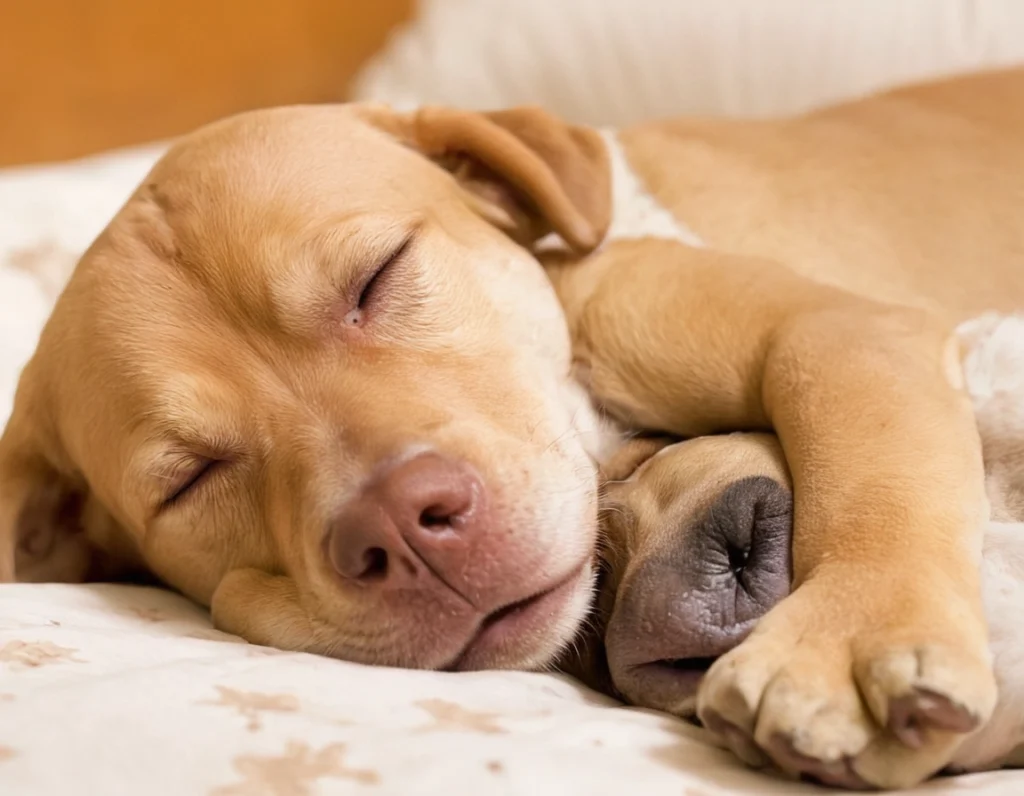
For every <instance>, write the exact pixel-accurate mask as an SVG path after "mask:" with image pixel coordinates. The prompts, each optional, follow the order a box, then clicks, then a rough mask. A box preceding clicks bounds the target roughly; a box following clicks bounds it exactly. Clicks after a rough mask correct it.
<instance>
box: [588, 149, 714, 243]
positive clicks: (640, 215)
mask: <svg viewBox="0 0 1024 796" xmlns="http://www.w3.org/2000/svg"><path fill="white" fill-rule="evenodd" d="M601 137H602V138H603V139H604V141H605V144H606V145H607V147H608V157H609V160H610V161H611V176H612V224H611V227H610V228H609V230H608V234H607V235H606V236H605V239H604V243H603V244H602V246H604V245H607V244H608V243H609V242H611V241H613V240H636V239H638V238H664V239H667V240H677V241H679V242H680V243H685V244H686V245H687V246H694V247H698V248H702V247H703V246H704V242H703V241H702V240H701V239H700V236H698V235H697V234H696V233H695V232H694V231H693V230H692V229H690V228H689V227H687V226H686V224H683V223H682V222H680V221H679V220H678V219H677V218H676V217H675V216H674V215H673V214H672V213H671V212H669V210H668V209H666V208H665V207H664V206H663V205H661V204H660V203H659V202H658V200H657V199H655V198H654V196H652V195H651V193H650V191H648V190H647V188H646V186H645V185H644V184H643V181H642V180H641V179H640V177H639V176H638V175H637V173H636V172H635V171H633V168H632V167H631V166H630V165H629V160H628V158H627V157H626V152H625V150H623V148H622V144H621V143H620V142H619V136H618V133H616V132H615V131H614V130H602V131H601Z"/></svg>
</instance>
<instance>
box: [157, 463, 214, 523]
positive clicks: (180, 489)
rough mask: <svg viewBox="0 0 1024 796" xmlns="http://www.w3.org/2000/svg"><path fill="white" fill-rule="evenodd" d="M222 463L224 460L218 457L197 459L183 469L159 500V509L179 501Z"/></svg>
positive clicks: (166, 507) (164, 508)
mask: <svg viewBox="0 0 1024 796" xmlns="http://www.w3.org/2000/svg"><path fill="white" fill-rule="evenodd" d="M223 464H224V462H223V461H222V460H219V459H208V458H200V459H197V460H196V461H195V463H194V464H193V465H192V466H191V467H189V468H187V469H185V470H184V471H183V472H182V473H181V474H180V475H178V476H176V477H175V478H174V479H173V480H172V483H173V484H174V486H173V487H172V488H171V491H170V493H169V494H168V495H167V497H165V498H164V499H163V501H162V502H161V504H160V510H161V511H164V510H166V509H170V508H172V507H173V506H175V505H177V504H179V503H181V501H182V500H184V499H185V498H186V497H188V496H189V494H190V493H192V492H193V491H195V489H196V488H198V487H199V486H200V485H201V484H202V483H203V482H204V481H206V480H207V479H209V477H210V476H211V475H212V474H213V473H214V471H215V470H216V469H217V468H218V467H220V466H221V465H223Z"/></svg>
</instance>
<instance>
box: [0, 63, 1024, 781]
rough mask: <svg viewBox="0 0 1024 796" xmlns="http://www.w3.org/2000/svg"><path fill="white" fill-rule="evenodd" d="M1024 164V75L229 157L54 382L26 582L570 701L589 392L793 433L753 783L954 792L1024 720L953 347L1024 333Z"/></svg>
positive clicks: (100, 247) (329, 126) (166, 204)
mask: <svg viewBox="0 0 1024 796" xmlns="http://www.w3.org/2000/svg"><path fill="white" fill-rule="evenodd" d="M1022 133H1024V73H1019V72H1010V73H1003V74H991V75H985V76H980V77H976V78H971V79H966V80H962V81H955V82H948V83H941V84H936V85H932V86H926V87H918V88H914V89H910V90H906V91H904V92H898V93H894V94H889V95H884V96H881V97H877V98H874V99H871V100H867V101H865V102H861V103H854V104H850V105H846V106H842V107H839V108H835V109H831V110H827V111H823V112H820V113H816V114H813V115H810V116H805V117H800V118H796V119H788V120H782V121H777V122H756V123H755V122H724V121H700V120H691V121H679V122H670V123H658V124H650V125H646V126H642V127H638V128H635V129H632V130H628V131H623V132H620V133H617V134H616V133H605V134H602V133H599V132H597V131H594V130H590V129H585V128H578V127H572V126H569V125H567V124H564V123H562V122H560V121H559V120H558V119H556V118H553V117H551V116H549V115H547V114H545V113H543V112H540V111H537V110H530V109H521V110H512V111H505V112H499V113H491V114H477V113H469V112H462V111H456V110H446V109H426V110H423V111H420V112H418V113H414V114H410V115H402V114H397V113H394V112H391V111H389V110H388V109H386V108H381V107H373V106H338V107H301V108H286V109H277V110H269V111H261V112H257V113H252V114H247V115H243V116H239V117H235V118H232V119H228V120H226V121H224V122H221V123H218V124H215V125H212V126H210V127H207V128H205V129H203V130H200V131H199V132H197V133H195V134H193V135H191V136H189V137H187V138H186V139H184V140H183V141H182V142H180V143H179V144H178V145H176V146H175V147H173V148H172V150H171V151H170V152H169V153H168V154H167V155H166V156H165V157H164V158H163V159H162V161H161V162H160V163H159V164H158V165H157V166H156V167H155V168H154V169H153V171H152V172H151V174H150V175H149V176H148V177H147V178H146V180H145V181H144V182H143V184H142V185H141V186H140V187H139V189H138V190H137V192H136V193H135V194H134V195H133V196H132V198H131V199H130V200H129V201H128V203H127V204H126V205H125V207H124V208H123V209H122V210H121V212H120V213H119V214H118V215H117V217H116V218H115V219H114V220H113V222H112V223H111V225H110V226H109V227H108V229H107V230H106V231H105V232H104V233H103V234H102V235H101V236H100V238H99V239H98V240H97V241H96V243H95V244H94V245H93V246H92V247H91V248H90V250H89V251H88V252H87V253H86V255H85V256H84V257H83V259H82V262H81V263H80V265H79V266H78V268H77V270H76V272H75V274H74V276H73V277H72V279H71V280H70V283H69V284H68V286H67V288H66V290H65V291H64V293H63V295H62V296H61V298H60V299H59V301H58V303H57V305H56V308H55V310H54V313H53V316H52V318H51V320H50V322H49V323H48V325H47V327H46V329H45V330H44V332H43V334H42V337H41V340H40V343H39V347H38V350H37V353H36V354H35V356H34V358H33V359H32V361H31V362H30V363H29V364H28V366H27V367H26V369H25V372H24V374H23V377H22V380H21V384H20V387H19V391H18V395H17V398H16V402H15V408H14V412H13V415H12V418H11V420H10V422H9V424H8V427H7V429H6V431H5V433H4V436H3V438H2V441H0V539H3V540H5V545H4V547H3V549H2V550H0V578H7V579H11V578H18V579H23V580H80V579H83V578H91V577H107V576H112V575H114V574H117V573H124V572H128V571H133V570H134V571H138V570H144V571H146V572H149V573H152V574H155V575H156V576H158V577H159V578H161V579H163V580H164V581H165V582H167V583H169V584H171V585H172V586H174V587H176V588H178V589H180V590H181V591H183V592H184V593H186V594H188V595H190V596H191V597H193V598H194V599H196V600H198V601H199V602H202V603H204V604H208V605H210V606H211V609H212V613H213V617H214V620H215V621H216V623H217V624H218V625H219V626H220V627H221V628H223V629H225V630H228V631H231V632H235V633H239V634H241V635H243V636H245V637H246V638H248V639H250V640H252V641H255V642H261V643H267V644H274V645H278V646H281V647H287V648H293V649H307V650H310V651H315V652H321V653H325V654H330V655H336V656H340V657H345V658H349V659H352V660H356V661H365V662H372V663H384V664H393V665H403V666H419V667H428V668H450V669H470V668H480V667H496V666H505V667H536V666H541V665H545V664H547V663H549V662H551V661H552V660H554V659H555V657H556V656H557V655H558V653H559V651H560V650H561V649H562V648H564V646H565V645H566V643H567V642H568V641H569V640H570V639H571V638H572V636H573V635H574V633H575V632H576V630H577V629H578V627H579V625H580V623H581V622H582V620H583V618H584V616H585V614H586V612H587V609H588V603H589V601H590V592H591V588H592V587H591V583H592V580H593V575H592V563H591V562H592V559H593V554H594V544H595V527H596V469H595V466H594V464H593V463H592V458H591V457H597V458H599V459H600V458H602V457H603V456H605V455H607V453H608V452H609V450H610V448H611V447H612V446H613V444H614V442H615V440H616V439H618V429H617V428H616V427H615V426H614V425H613V424H601V423H599V422H598V420H599V418H598V417H597V415H596V413H595V411H594V406H593V405H591V403H590V402H589V400H588V395H589V396H590V398H592V399H593V401H594V403H595V404H596V406H597V407H599V408H600V409H601V410H603V411H605V412H607V413H609V414H610V415H612V416H613V417H614V419H615V420H617V421H619V422H620V423H622V424H625V425H626V426H632V427H643V428H649V429H658V430H661V431H664V432H670V433H673V434H678V435H684V436H691V435H695V434H703V433H707V432H714V431H719V430H734V429H749V428H772V429H774V430H775V432H776V433H777V434H778V437H779V439H780V441H781V444H782V447H783V449H784V451H785V455H786V459H787V460H788V463H789V467H790V469H791V470H792V475H793V483H794V495H795V514H794V523H795V524H794V538H793V550H794V555H793V583H794V585H795V589H794V590H793V593H792V595H791V596H789V597H787V598H786V599H784V600H783V601H782V602H781V603H779V605H778V606H776V607H775V608H774V609H773V610H772V611H771V612H770V613H769V614H768V615H767V616H766V617H765V618H764V619H763V620H762V621H761V622H760V625H759V627H758V631H757V633H755V634H753V635H752V636H751V637H750V638H748V639H747V640H746V641H745V642H744V643H743V644H741V645H740V646H739V647H737V648H736V649H734V650H733V651H732V652H730V653H728V654H727V655H725V656H724V657H722V658H720V659H719V660H718V662H717V663H716V664H715V665H714V666H713V667H712V669H711V670H710V672H709V673H708V674H707V675H706V677H705V678H704V681H703V686H702V689H701V692H700V695H699V698H698V705H697V709H698V711H699V713H700V715H701V717H702V719H703V720H704V722H705V724H707V725H708V726H710V727H711V728H712V729H714V730H715V731H716V732H718V733H719V734H720V735H721V736H722V737H723V738H725V739H726V740H727V741H728V742H729V743H730V744H731V745H732V746H733V748H734V749H736V750H737V752H739V753H741V754H744V753H745V752H746V751H747V750H748V749H749V748H750V747H751V746H754V745H756V746H757V747H760V748H761V749H762V750H764V751H766V752H767V753H768V754H769V755H770V756H772V757H773V758H774V759H775V760H776V761H777V762H779V763H780V764H786V765H789V764H791V763H792V761H794V760H796V761H798V768H800V769H801V771H803V772H804V773H808V774H810V775H816V774H817V773H819V772H820V771H821V770H822V767H823V766H825V767H828V766H842V767H843V770H844V771H847V770H849V771H852V772H854V774H855V775H856V777H857V778H858V781H860V780H863V781H866V782H868V783H871V784H874V785H879V786H898V785H905V784H909V783H912V782H915V781H917V780H920V779H921V778H923V777H925V776H927V775H928V774H930V773H932V772H934V771H936V770H938V769H939V768H941V767H942V766H944V765H945V764H946V763H947V762H948V761H949V760H950V759H951V758H952V756H953V754H954V753H955V750H956V749H957V747H958V745H959V744H960V743H961V741H962V739H963V738H964V737H965V735H966V734H967V733H969V732H971V731H972V730H973V729H974V728H975V727H977V726H978V725H979V723H982V722H984V721H985V720H986V719H987V718H988V716H989V715H990V713H991V711H992V709H993V705H994V703H995V699H996V685H995V680H994V677H993V673H992V667H991V662H990V659H989V651H988V646H987V632H986V631H987V629H986V624H985V621H984V615H983V610H982V601H981V590H980V587H979V575H978V561H979V556H980V551H981V533H980V529H981V526H982V523H983V520H984V517H985V515H986V510H987V506H986V499H985V491H984V480H983V468H982V464H981V455H980V444H979V440H978V434H977V431H976V429H975V426H974V422H973V418H972V416H971V408H970V405H969V402H968V401H967V399H966V397H965V396H964V395H963V393H962V391H961V388H960V386H961V385H960V379H959V368H958V366H957V365H958V361H957V360H958V352H957V348H956V345H955V341H953V340H952V338H951V329H952V327H953V324H954V323H955V322H956V321H958V320H959V319H961V318H964V317H966V316H971V315H974V314H977V313H979V312H981V311H983V310H987V309H1006V308H1010V307H1013V306H1019V305H1020V304H1021V303H1022V302H1024V276H1022V270H1021V267H1020V261H1021V255H1022V253H1024V231H1022V229H1021V225H1020V224H1019V223H1018V222H1019V217H1020V211H1021V210H1022V209H1024V137H1022ZM552 232H553V233H555V234H556V235H557V236H558V237H559V238H560V239H561V240H562V241H564V243H565V244H566V245H567V247H568V248H569V249H570V250H571V251H570V252H569V253H566V252H565V251H558V250H553V251H550V250H547V249H546V253H544V254H543V255H542V254H540V253H539V252H538V250H537V249H536V247H534V243H535V242H537V241H538V240H540V239H542V238H546V236H548V233H552ZM659 238H669V240H660V239H659ZM679 242H683V243H685V244H686V245H685V246H684V247H680V246H679V245H678V243H679ZM542 260H543V262H544V263H545V264H547V265H548V266H549V268H550V271H549V274H550V275H551V276H552V277H554V285H555V288H556V292H557V296H556V292H553V291H552V289H551V287H550V285H549V283H548V282H547V281H546V279H545V276H544V272H543V270H542ZM557 298H560V299H561V303H562V307H560V306H559V302H558V301H557ZM563 312H564V314H563ZM567 321H568V322H567ZM581 384H582V385H583V386H584V387H586V389H587V391H588V393H584V391H583V390H582V389H581V388H580V385H581ZM800 761H802V762H800Z"/></svg>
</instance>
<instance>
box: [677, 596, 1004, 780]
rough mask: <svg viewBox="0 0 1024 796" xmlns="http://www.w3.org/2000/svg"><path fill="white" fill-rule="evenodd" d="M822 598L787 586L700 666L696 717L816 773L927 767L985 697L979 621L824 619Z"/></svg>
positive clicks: (866, 776)
mask: <svg viewBox="0 0 1024 796" xmlns="http://www.w3.org/2000/svg"><path fill="white" fill-rule="evenodd" d="M847 597H849V594H847ZM822 598H823V595H821V594H815V593H814V592H813V591H809V592H808V593H807V594H804V593H803V589H798V590H797V591H796V592H794V594H793V595H791V596H790V597H789V598H787V599H786V600H784V601H783V602H782V603H781V604H780V605H779V606H777V607H776V608H775V609H774V610H773V611H772V612H771V613H769V614H768V616H766V617H765V619H764V620H763V621H762V623H761V625H760V626H759V627H758V628H757V630H756V631H755V633H753V634H752V635H751V636H750V637H749V638H748V639H747V640H746V641H745V642H744V643H742V644H741V645H740V646H738V647H737V648H736V649H734V650H733V651H731V652H730V653H728V654H726V655H725V656H723V657H722V658H720V659H719V660H718V661H717V662H716V663H715V664H714V665H713V666H712V667H711V669H710V670H709V671H708V673H707V675H706V676H705V678H704V681H703V684H702V686H701V690H700V692H699V694H698V704H697V709H698V714H699V716H700V718H701V721H703V722H704V724H705V726H706V727H707V728H708V729H709V730H710V731H711V732H713V733H715V734H716V735H718V736H719V737H720V738H721V739H722V740H723V741H724V742H725V743H726V745H728V746H729V747H730V748H731V749H732V750H733V751H734V753H735V754H736V755H737V756H738V757H739V758H740V759H741V760H743V761H744V762H746V763H747V764H749V765H755V766H757V765H762V764H764V763H765V762H767V761H770V762H771V763H773V764H774V765H775V766H776V767H777V768H779V769H780V770H781V771H783V772H784V773H786V774H789V775H791V776H793V777H800V778H804V779H810V780H813V781H817V782H820V783H822V784H826V785H832V786H836V787H843V788H849V789H865V788H903V787H909V786H912V785H915V784H917V783H919V782H921V781H922V780H924V779H926V778H927V777H929V776H931V775H932V774H935V773H936V772H938V771H939V770H941V769H942V768H943V767H944V766H946V765H947V764H948V763H949V762H950V760H951V758H952V756H953V754H954V752H955V751H956V749H957V747H958V745H959V744H960V743H961V742H962V741H963V739H964V737H965V736H966V734H968V733H970V732H972V731H973V730H974V729H976V728H977V727H978V726H980V725H981V724H982V723H984V722H985V721H986V720H987V718H988V717H989V715H990V714H991V712H992V710H993V708H994V705H995V697H996V689H995V681H994V678H993V675H992V671H991V667H990V664H989V657H988V650H987V647H986V645H985V643H984V633H983V632H982V633H981V634H980V639H981V641H980V642H978V641H977V640H975V636H978V634H976V633H970V632H965V633H964V634H963V635H964V638H961V639H957V638H950V637H949V630H948V629H947V628H946V627H939V628H938V629H936V626H934V625H932V624H931V623H922V628H921V632H918V633H914V630H915V628H912V627H908V626H907V625H903V624H900V625H897V626H896V627H887V626H886V625H884V624H881V623H874V624H873V623H871V622H868V621H866V619H865V618H866V617H867V616H870V615H871V614H872V612H871V611H862V612H860V613H859V615H860V617H862V619H861V621H856V619H855V617H848V620H849V621H848V622H847V623H841V622H840V623H835V622H825V621H822V617H821V613H822V611H821V606H822V603H821V600H822ZM939 610H940V611H941V608H939ZM876 615H877V616H882V615H883V614H880V613H879V614H876ZM928 615H929V616H933V617H934V616H936V613H935V611H932V612H930V613H929V614H928ZM938 615H939V616H941V613H939V614H938ZM947 624H948V625H952V626H954V627H955V624H954V623H952V622H950V623H947ZM929 631H932V632H929ZM936 636H937V637H936ZM972 642H973V643H972Z"/></svg>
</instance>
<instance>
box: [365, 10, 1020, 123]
mask: <svg viewBox="0 0 1024 796" xmlns="http://www.w3.org/2000/svg"><path fill="white" fill-rule="evenodd" d="M1021 61H1024V3H1022V2H1019V0H817V1H816V2H814V1H813V0H771V2H768V0H514V2H512V1H510V0H421V3H420V11H419V14H418V16H417V18H416V19H415V20H414V21H413V22H412V23H411V24H410V25H409V26H407V27H406V28H405V29H404V30H402V31H401V32H400V33H399V34H398V35H397V36H396V37H395V38H393V40H392V41H391V42H390V44H389V45H388V46H387V47H385V48H384V50H383V51H382V52H381V53H380V54H379V55H378V56H377V57H376V58H375V59H374V60H373V61H371V62H370V64H369V65H368V66H367V67H366V68H365V69H364V71H363V72H362V73H361V74H360V75H359V76H358V77H357V79H356V82H355V84H354V94H355V97H356V98H358V99H375V100H380V101H385V102H390V103H393V104H396V105H398V106H411V105H418V104H421V103H444V104H451V105H457V106H462V107H471V108H494V107H502V106H509V105H516V104H525V103H539V104H541V105H544V106H546V107H548V108H550V109H551V110H554V111H556V112H558V113H561V114H563V115H564V116H566V117H567V118H570V119H572V120H575V121H578V122H583V123H589V124H620V125H621V124H625V123H628V122H631V121H636V120H640V119H644V118H650V117H658V116H671V115H681V114H701V113H726V114H736V115H755V116H756V115H770V114H779V113H785V112H792V111H798V110H801V109H806V108H809V107H812V106H814V105H818V104H821V103H823V102H826V101H833V100H836V99H839V98H844V97H848V96H852V95H857V94H861V93H865V92H869V91H872V90H875V89H878V88H881V87H884V86H887V85H891V84H894V83H901V82H907V81H912V80H915V79H920V78H925V77H931V76H934V75H938V74H941V73H948V72H956V71H964V70H968V69H974V68H979V67H984V66H996V65H1007V64H1011V63H1015V62H1021Z"/></svg>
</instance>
